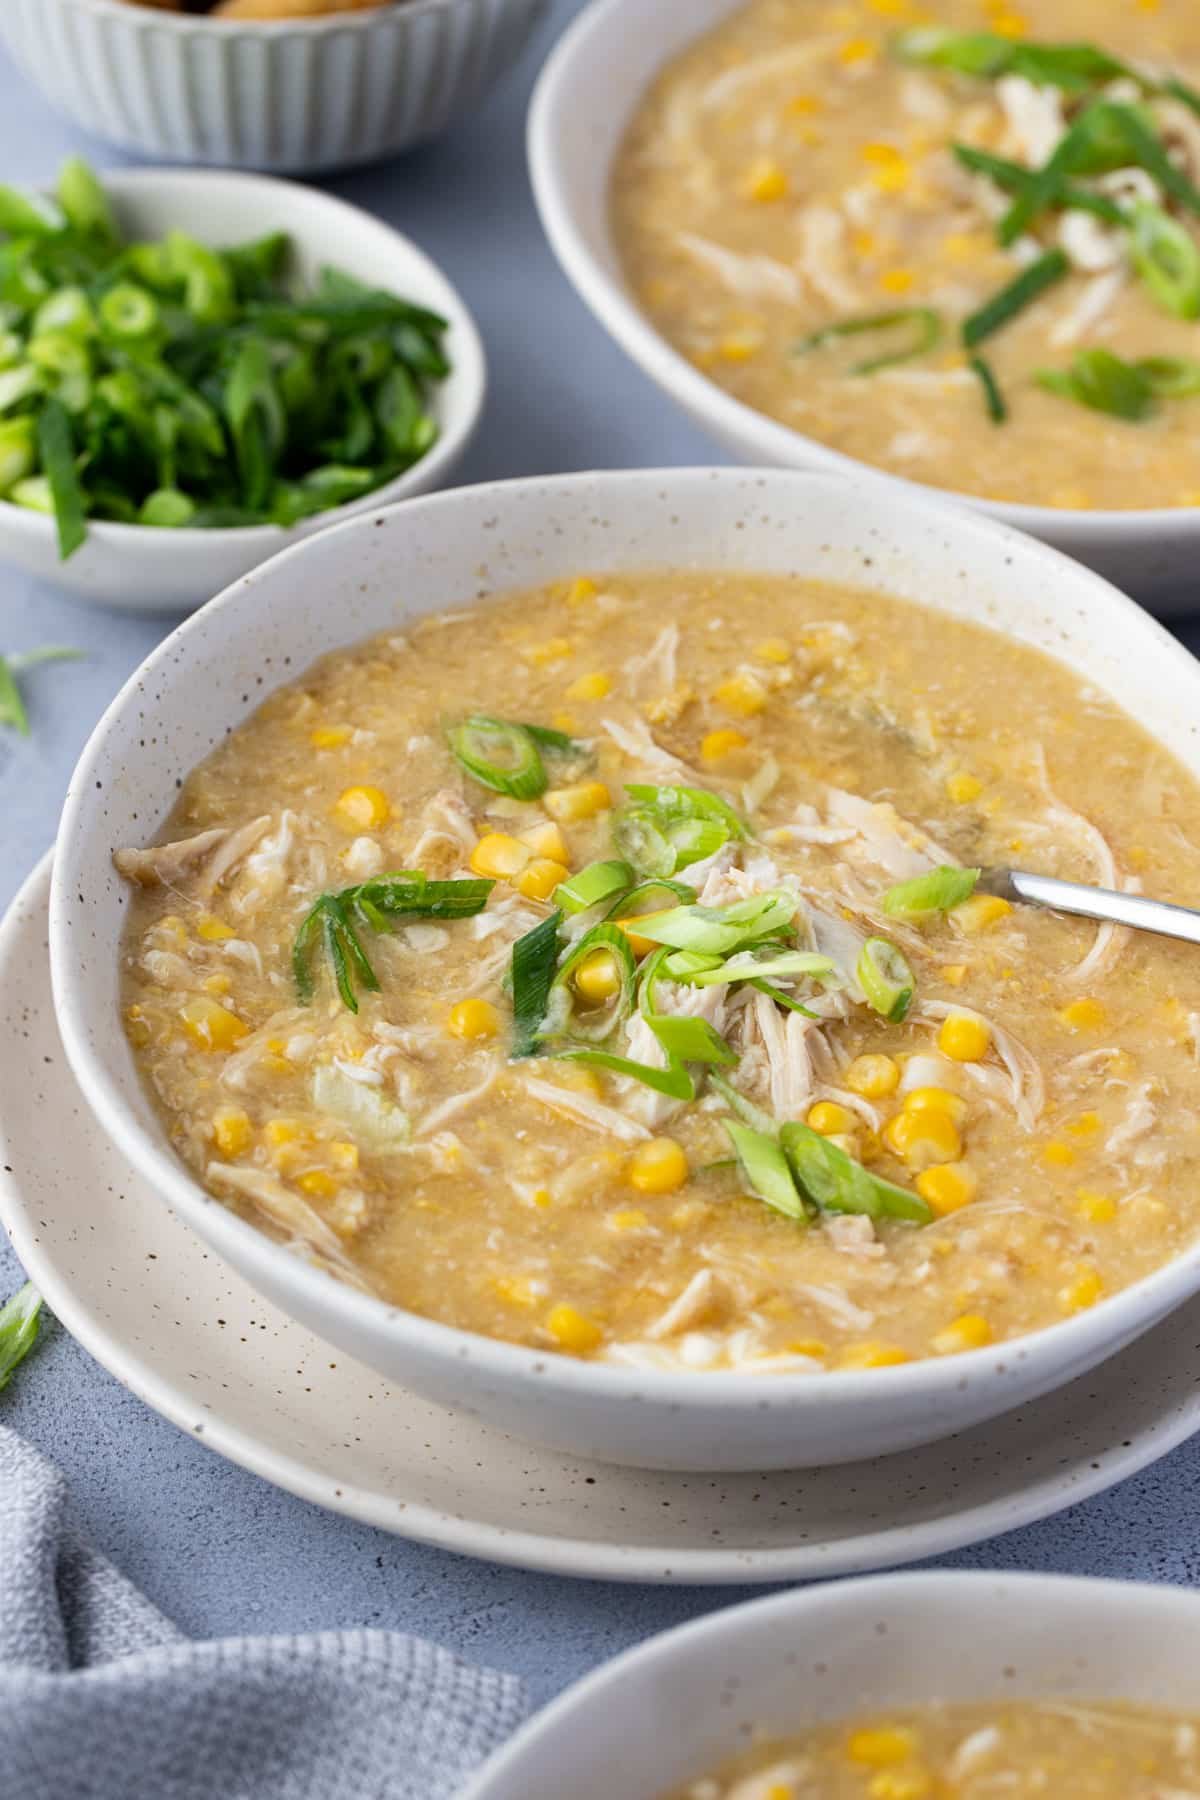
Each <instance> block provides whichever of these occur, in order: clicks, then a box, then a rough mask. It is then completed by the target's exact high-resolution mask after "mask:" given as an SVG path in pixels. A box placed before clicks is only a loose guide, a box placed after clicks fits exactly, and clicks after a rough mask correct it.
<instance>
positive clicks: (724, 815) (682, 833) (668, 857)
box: [612, 783, 747, 880]
mask: <svg viewBox="0 0 1200 1800" xmlns="http://www.w3.org/2000/svg"><path fill="white" fill-rule="evenodd" d="M626 792H627V793H628V795H629V797H630V800H631V801H632V802H633V804H632V805H630V806H627V807H623V808H622V809H621V810H620V811H619V812H618V813H617V814H616V815H615V816H614V818H613V826H612V831H613V842H614V844H615V845H616V847H617V849H618V850H619V851H620V852H621V854H622V856H624V857H625V858H626V859H627V860H628V861H629V862H631V863H632V864H633V866H634V868H635V869H637V870H638V871H639V872H640V873H641V874H643V875H647V876H657V877H658V878H660V879H663V880H665V879H668V878H669V877H670V876H672V875H674V874H675V873H676V871H677V870H680V869H686V868H688V867H689V866H690V865H691V864H692V863H696V862H702V861H703V860H704V859H705V858H706V857H709V856H712V855H713V854H714V852H715V851H717V850H720V849H721V848H722V846H723V845H725V844H727V843H729V842H730V840H731V839H742V838H745V837H746V835H747V833H746V827H745V825H744V824H743V823H742V821H741V819H740V818H739V817H738V815H737V813H736V812H734V810H733V808H732V807H731V806H730V805H729V804H728V802H727V801H725V800H722V799H721V798H720V796H719V795H717V794H710V793H708V792H707V791H706V790H705V789H704V788H692V787H648V786H643V785H640V784H637V783H633V784H630V785H629V786H628V787H627V788H626Z"/></svg>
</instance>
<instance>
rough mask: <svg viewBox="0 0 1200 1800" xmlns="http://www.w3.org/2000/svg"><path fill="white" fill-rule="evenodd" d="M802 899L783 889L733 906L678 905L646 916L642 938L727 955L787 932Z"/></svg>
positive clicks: (639, 931)
mask: <svg viewBox="0 0 1200 1800" xmlns="http://www.w3.org/2000/svg"><path fill="white" fill-rule="evenodd" d="M798 905H799V902H798V900H797V898H796V896H795V895H794V894H790V893H785V892H783V891H782V890H779V891H775V892H771V893H766V894H756V895H755V896H754V897H753V899H750V900H739V901H738V902H737V903H736V905H733V906H676V907H672V908H671V910H670V911H669V912H663V913H652V914H649V915H644V916H643V917H642V919H641V921H640V922H639V924H638V935H639V937H647V938H649V939H650V940H651V942H653V943H656V944H667V945H669V946H670V947H671V949H673V950H698V951H700V952H701V953H702V954H704V955H709V956H727V955H729V954H730V953H731V952H733V951H734V950H741V949H742V948H743V947H744V946H746V945H749V944H754V943H757V942H759V941H760V939H762V938H765V937H774V936H775V935H776V934H777V933H778V932H780V931H785V930H786V929H787V927H788V926H789V925H790V924H791V922H792V920H793V919H794V918H795V916H796V908H797V906H798Z"/></svg>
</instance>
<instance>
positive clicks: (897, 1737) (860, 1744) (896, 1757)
mask: <svg viewBox="0 0 1200 1800" xmlns="http://www.w3.org/2000/svg"><path fill="white" fill-rule="evenodd" d="M916 1750H917V1735H916V1733H915V1732H914V1731H910V1730H909V1729H908V1728H907V1726H903V1725H867V1726H863V1727H862V1728H861V1729H860V1730H858V1731H853V1732H851V1734H850V1736H849V1738H848V1739H847V1741H846V1755H847V1756H848V1757H849V1758H850V1761H851V1762H856V1763H865V1764H866V1766H867V1767H868V1768H869V1769H884V1768H887V1767H888V1766H889V1765H890V1764H892V1763H902V1762H907V1761H908V1760H909V1758H910V1757H911V1756H913V1755H914V1754H915V1752H916Z"/></svg>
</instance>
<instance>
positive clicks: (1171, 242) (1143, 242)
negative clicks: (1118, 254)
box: [1129, 203, 1200, 319]
mask: <svg viewBox="0 0 1200 1800" xmlns="http://www.w3.org/2000/svg"><path fill="white" fill-rule="evenodd" d="M1129 253H1130V256H1131V257H1132V259H1133V266H1134V268H1135V269H1136V270H1137V272H1138V274H1139V275H1140V276H1141V278H1142V280H1143V281H1144V282H1145V283H1146V286H1147V287H1148V288H1149V289H1150V292H1151V293H1152V294H1153V295H1154V297H1155V299H1156V300H1157V301H1158V302H1159V303H1160V305H1162V306H1164V307H1165V308H1166V309H1167V311H1168V312H1170V313H1174V314H1175V316H1176V318H1179V319H1195V318H1200V245H1198V244H1197V243H1196V240H1195V238H1194V237H1193V236H1192V234H1191V232H1190V231H1186V230H1185V229H1184V227H1183V226H1182V225H1180V224H1179V222H1178V220H1176V219H1173V218H1172V217H1171V215H1170V214H1169V213H1166V212H1164V211H1163V210H1162V208H1161V207H1160V206H1149V205H1146V204H1145V203H1143V204H1140V205H1138V206H1135V207H1134V209H1133V214H1132V225H1131V233H1130V240H1129Z"/></svg>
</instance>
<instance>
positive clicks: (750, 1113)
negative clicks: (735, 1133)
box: [708, 1069, 779, 1137]
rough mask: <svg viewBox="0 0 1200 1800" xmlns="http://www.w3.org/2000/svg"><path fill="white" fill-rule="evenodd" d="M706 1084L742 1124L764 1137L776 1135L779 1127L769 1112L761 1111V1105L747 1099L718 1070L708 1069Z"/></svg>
mask: <svg viewBox="0 0 1200 1800" xmlns="http://www.w3.org/2000/svg"><path fill="white" fill-rule="evenodd" d="M708 1085H709V1087H710V1088H712V1089H713V1090H714V1092H715V1093H718V1094H720V1096H721V1098H722V1100H724V1102H725V1104H726V1105H727V1106H728V1107H729V1109H730V1111H731V1112H733V1113H734V1114H735V1115H736V1117H737V1118H739V1119H740V1120H741V1122H742V1124H743V1125H749V1127H750V1129H751V1130H752V1131H757V1132H759V1133H761V1134H762V1136H764V1137H778V1135H779V1128H778V1126H777V1125H776V1123H775V1121H774V1119H773V1118H771V1116H770V1114H769V1113H765V1112H763V1110H762V1108H761V1107H758V1106H755V1104H754V1102H753V1100H748V1099H747V1098H746V1096H745V1094H743V1093H742V1092H740V1090H739V1089H738V1088H735V1087H734V1085H733V1083H732V1082H731V1081H727V1080H726V1079H725V1077H724V1075H722V1074H720V1073H719V1071H718V1070H716V1069H713V1070H711V1071H710V1073H709V1077H708Z"/></svg>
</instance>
